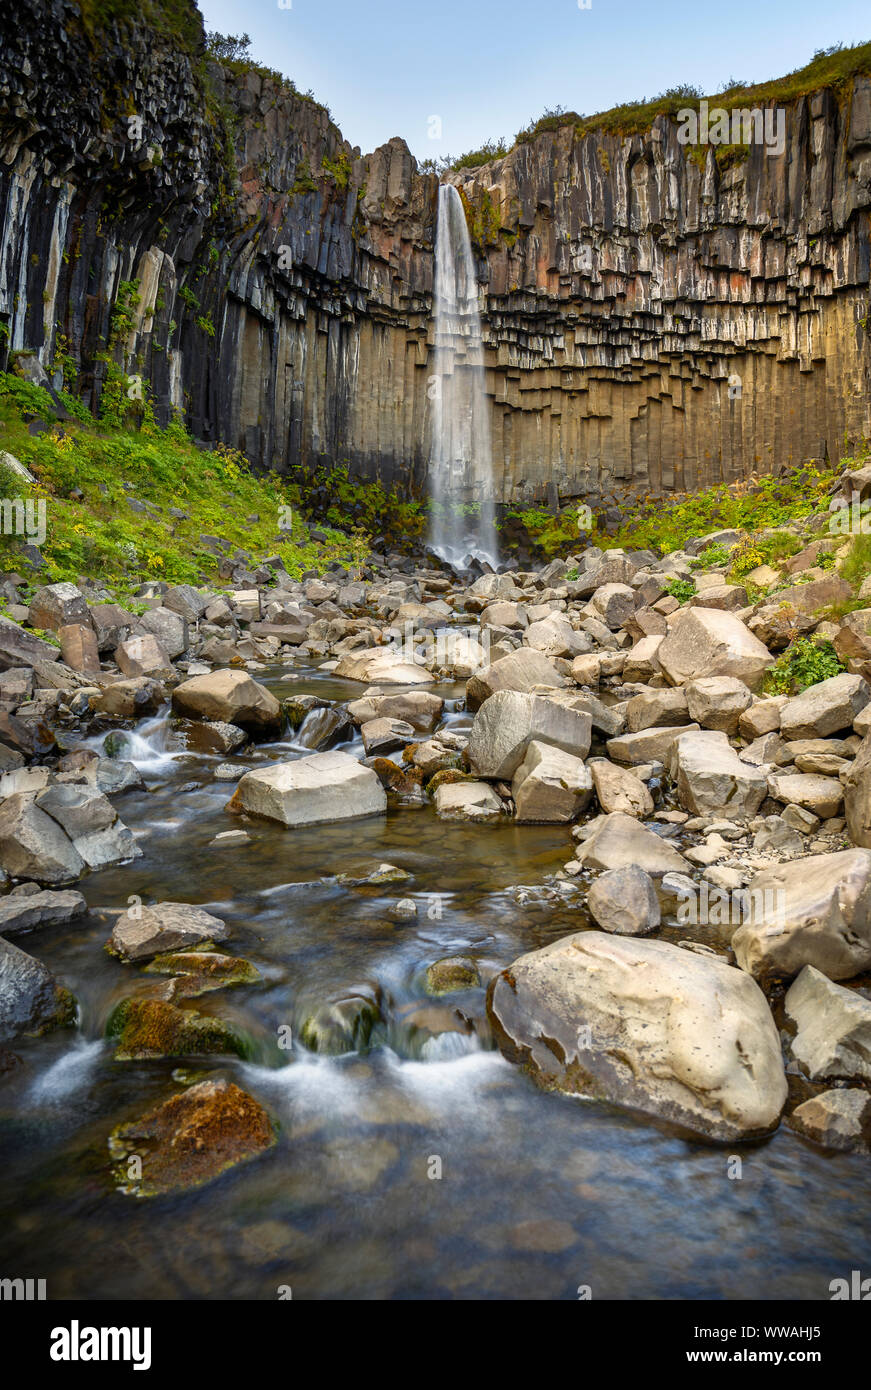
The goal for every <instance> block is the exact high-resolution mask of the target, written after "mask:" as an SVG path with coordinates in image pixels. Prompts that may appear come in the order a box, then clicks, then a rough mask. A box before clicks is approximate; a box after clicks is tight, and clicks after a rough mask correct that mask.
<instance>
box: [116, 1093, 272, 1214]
mask: <svg viewBox="0 0 871 1390" xmlns="http://www.w3.org/2000/svg"><path fill="white" fill-rule="evenodd" d="M277 1129H278V1126H277V1124H276V1122H275V1121H274V1120H273V1118H272V1117H271V1116H270V1115H269V1113H268V1111H266V1110H265V1109H264V1108H263V1106H262V1105H261V1104H260V1103H259V1102H258V1101H256V1100H255V1099H254V1097H253V1096H250V1095H248V1093H247V1092H246V1091H243V1090H241V1089H240V1088H239V1087H238V1086H235V1085H234V1084H233V1083H232V1082H231V1081H222V1080H219V1081H200V1082H199V1083H197V1084H196V1085H194V1086H190V1087H189V1088H188V1089H187V1090H186V1091H183V1092H181V1093H180V1094H178V1095H174V1096H172V1097H171V1098H170V1099H169V1100H166V1101H164V1102H163V1103H162V1104H161V1105H158V1106H155V1107H154V1108H153V1109H151V1110H147V1111H146V1112H145V1114H144V1115H140V1116H139V1118H138V1119H136V1120H131V1121H128V1122H127V1123H125V1124H121V1125H118V1126H117V1127H116V1128H115V1129H114V1130H113V1131H112V1133H111V1134H110V1136H109V1153H110V1155H111V1157H112V1175H113V1177H114V1179H115V1182H116V1184H117V1186H118V1188H119V1190H120V1191H121V1192H124V1193H126V1194H127V1195H128V1196H132V1197H159V1196H164V1195H166V1194H168V1193H174V1192H186V1191H189V1190H190V1189H191V1188H196V1187H202V1186H203V1185H204V1184H205V1183H209V1182H213V1181H214V1180H215V1178H217V1177H220V1175H221V1174H222V1173H225V1172H227V1170H228V1169H230V1168H235V1167H236V1165H237V1164H239V1163H245V1162H247V1161H249V1160H251V1159H252V1158H256V1157H257V1156H258V1155H259V1154H262V1153H265V1152H266V1151H267V1150H268V1149H270V1148H272V1146H273V1145H274V1144H275V1142H276V1136H277Z"/></svg>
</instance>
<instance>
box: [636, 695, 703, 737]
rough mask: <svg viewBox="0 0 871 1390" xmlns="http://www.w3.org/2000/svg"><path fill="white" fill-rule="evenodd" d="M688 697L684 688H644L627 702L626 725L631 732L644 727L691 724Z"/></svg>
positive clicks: (639, 730)
mask: <svg viewBox="0 0 871 1390" xmlns="http://www.w3.org/2000/svg"><path fill="white" fill-rule="evenodd" d="M689 722H690V715H689V711H688V708H687V697H686V694H685V692H684V691H683V690H675V689H673V688H671V687H664V688H662V689H660V690H642V691H641V692H640V693H639V694H638V695H633V696H632V699H631V700H629V701H627V704H626V727H627V728H628V730H629V732H630V733H631V734H638V733H641V732H642V730H644V729H663V728H666V729H670V728H674V727H675V726H676V725H677V724H689Z"/></svg>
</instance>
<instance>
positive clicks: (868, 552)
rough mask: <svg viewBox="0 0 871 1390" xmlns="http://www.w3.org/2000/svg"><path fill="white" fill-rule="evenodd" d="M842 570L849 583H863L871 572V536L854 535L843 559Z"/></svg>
mask: <svg viewBox="0 0 871 1390" xmlns="http://www.w3.org/2000/svg"><path fill="white" fill-rule="evenodd" d="M840 572H841V574H842V576H843V578H844V579H846V580H847V582H848V583H849V584H855V585H858V584H861V583H862V581H863V579H867V577H868V575H869V574H871V536H854V537H853V540H852V541H851V543H850V549H849V551H848V553H847V556H846V558H845V559H844V560H842V561H841V565H840Z"/></svg>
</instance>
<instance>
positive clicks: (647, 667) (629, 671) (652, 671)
mask: <svg viewBox="0 0 871 1390" xmlns="http://www.w3.org/2000/svg"><path fill="white" fill-rule="evenodd" d="M664 641H665V638H664V637H642V639H641V641H640V642H636V643H635V645H634V647H631V648H630V650H629V651H628V652H627V653H626V659H625V661H624V664H623V679H624V680H625V681H649V680H650V679H651V678H652V677H653V676H655V675H657V674H658V672H659V671H660V665H659V648H660V647H661V646H662V644H663V642H664Z"/></svg>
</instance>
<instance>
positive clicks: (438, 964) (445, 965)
mask: <svg viewBox="0 0 871 1390" xmlns="http://www.w3.org/2000/svg"><path fill="white" fill-rule="evenodd" d="M480 983H481V976H480V974H479V971H478V967H477V965H476V964H475V962H474V961H473V960H468V959H466V958H465V957H463V956H446V957H445V958H444V959H443V960H437V961H433V963H432V965H428V966H427V970H426V992H427V994H434V995H440V994H451V993H452V992H453V991H454V990H458V989H476V988H477V987H478V986H479V985H480Z"/></svg>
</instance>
